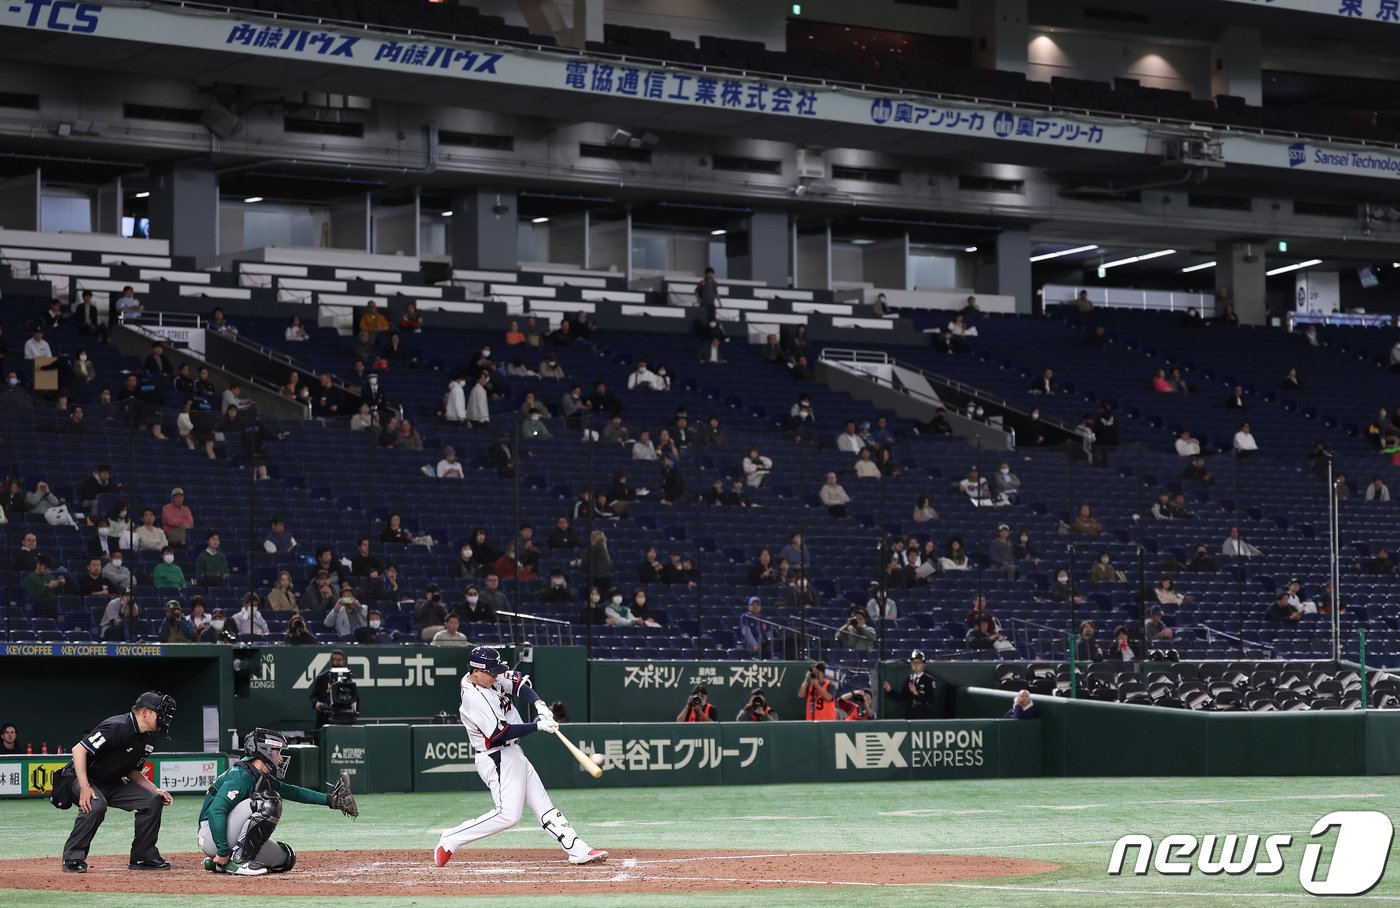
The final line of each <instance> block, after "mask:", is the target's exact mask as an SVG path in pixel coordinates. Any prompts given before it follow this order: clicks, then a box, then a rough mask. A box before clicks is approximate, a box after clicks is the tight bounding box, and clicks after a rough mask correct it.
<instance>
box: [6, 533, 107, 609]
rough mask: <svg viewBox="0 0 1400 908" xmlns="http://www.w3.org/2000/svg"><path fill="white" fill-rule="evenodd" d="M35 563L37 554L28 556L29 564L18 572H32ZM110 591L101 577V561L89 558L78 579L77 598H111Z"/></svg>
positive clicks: (29, 536) (23, 550)
mask: <svg viewBox="0 0 1400 908" xmlns="http://www.w3.org/2000/svg"><path fill="white" fill-rule="evenodd" d="M32 536H33V534H32V533H31V534H28V535H27V536H25V539H29V538H31V537H32ZM20 551H21V553H24V552H25V551H26V550H25V549H21V550H20ZM37 561H38V556H37V554H36V555H30V556H29V564H28V566H27V567H22V568H20V570H21V571H22V572H26V573H27V572H28V571H32V570H34V564H35V563H36V562H37ZM112 589H113V586H112V584H111V582H110V581H108V580H107V578H106V577H103V576H102V560H101V559H100V558H89V559H88V564H87V572H86V573H85V574H83V575H82V576H81V577H79V578H78V595H79V596H111V595H112V592H111V591H112Z"/></svg>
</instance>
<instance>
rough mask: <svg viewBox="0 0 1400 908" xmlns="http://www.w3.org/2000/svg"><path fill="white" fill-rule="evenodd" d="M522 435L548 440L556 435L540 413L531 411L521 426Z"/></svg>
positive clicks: (522, 436) (523, 436)
mask: <svg viewBox="0 0 1400 908" xmlns="http://www.w3.org/2000/svg"><path fill="white" fill-rule="evenodd" d="M520 437H521V438H534V439H539V440H540V441H548V440H549V439H551V438H553V437H554V436H553V435H552V434H551V433H550V431H549V426H548V425H546V424H545V421H544V417H543V416H542V415H541V414H539V413H531V414H530V415H529V417H528V418H527V419H526V420H525V422H524V424H523V425H521V427H520Z"/></svg>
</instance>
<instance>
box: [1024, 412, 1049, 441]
mask: <svg viewBox="0 0 1400 908" xmlns="http://www.w3.org/2000/svg"><path fill="white" fill-rule="evenodd" d="M1045 432H1046V427H1045V423H1044V422H1042V421H1041V419H1040V410H1039V409H1035V410H1032V411H1031V418H1030V422H1028V423H1027V424H1026V426H1025V429H1024V431H1021V432H1019V433H1017V434H1018V438H1017V441H1018V443H1020V444H1022V445H1029V446H1031V447H1036V448H1040V447H1044V446H1045V445H1047V444H1049V442H1048V441H1047V440H1046V437H1045Z"/></svg>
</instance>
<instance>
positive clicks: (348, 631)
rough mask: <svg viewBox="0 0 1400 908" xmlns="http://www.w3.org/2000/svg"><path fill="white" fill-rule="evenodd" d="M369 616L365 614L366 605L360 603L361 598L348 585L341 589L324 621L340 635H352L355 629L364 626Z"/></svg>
mask: <svg viewBox="0 0 1400 908" xmlns="http://www.w3.org/2000/svg"><path fill="white" fill-rule="evenodd" d="M367 621H368V618H367V617H366V615H365V607H364V606H363V605H361V604H360V600H358V599H356V598H355V594H354V592H353V591H352V590H351V589H350V588H349V587H346V588H344V589H342V590H341V591H340V595H339V597H337V598H336V600H335V604H334V605H333V606H331V609H330V611H328V612H326V617H325V618H324V619H322V623H323V624H324V625H325V626H326V627H328V628H330V629H331V630H333V631H335V633H336V636H338V637H350V636H352V635H353V634H354V633H355V631H357V630H359V629H360V628H362V627H364V626H365V624H366V623H367Z"/></svg>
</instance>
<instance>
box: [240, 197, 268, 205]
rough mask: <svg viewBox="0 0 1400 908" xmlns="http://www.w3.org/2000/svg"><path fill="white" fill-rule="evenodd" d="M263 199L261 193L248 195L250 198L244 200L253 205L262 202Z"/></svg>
mask: <svg viewBox="0 0 1400 908" xmlns="http://www.w3.org/2000/svg"><path fill="white" fill-rule="evenodd" d="M262 200H263V197H262V196H260V195H250V196H248V198H246V199H244V200H243V201H244V202H246V203H247V204H249V205H253V204H256V203H257V202H261V201H262Z"/></svg>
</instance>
